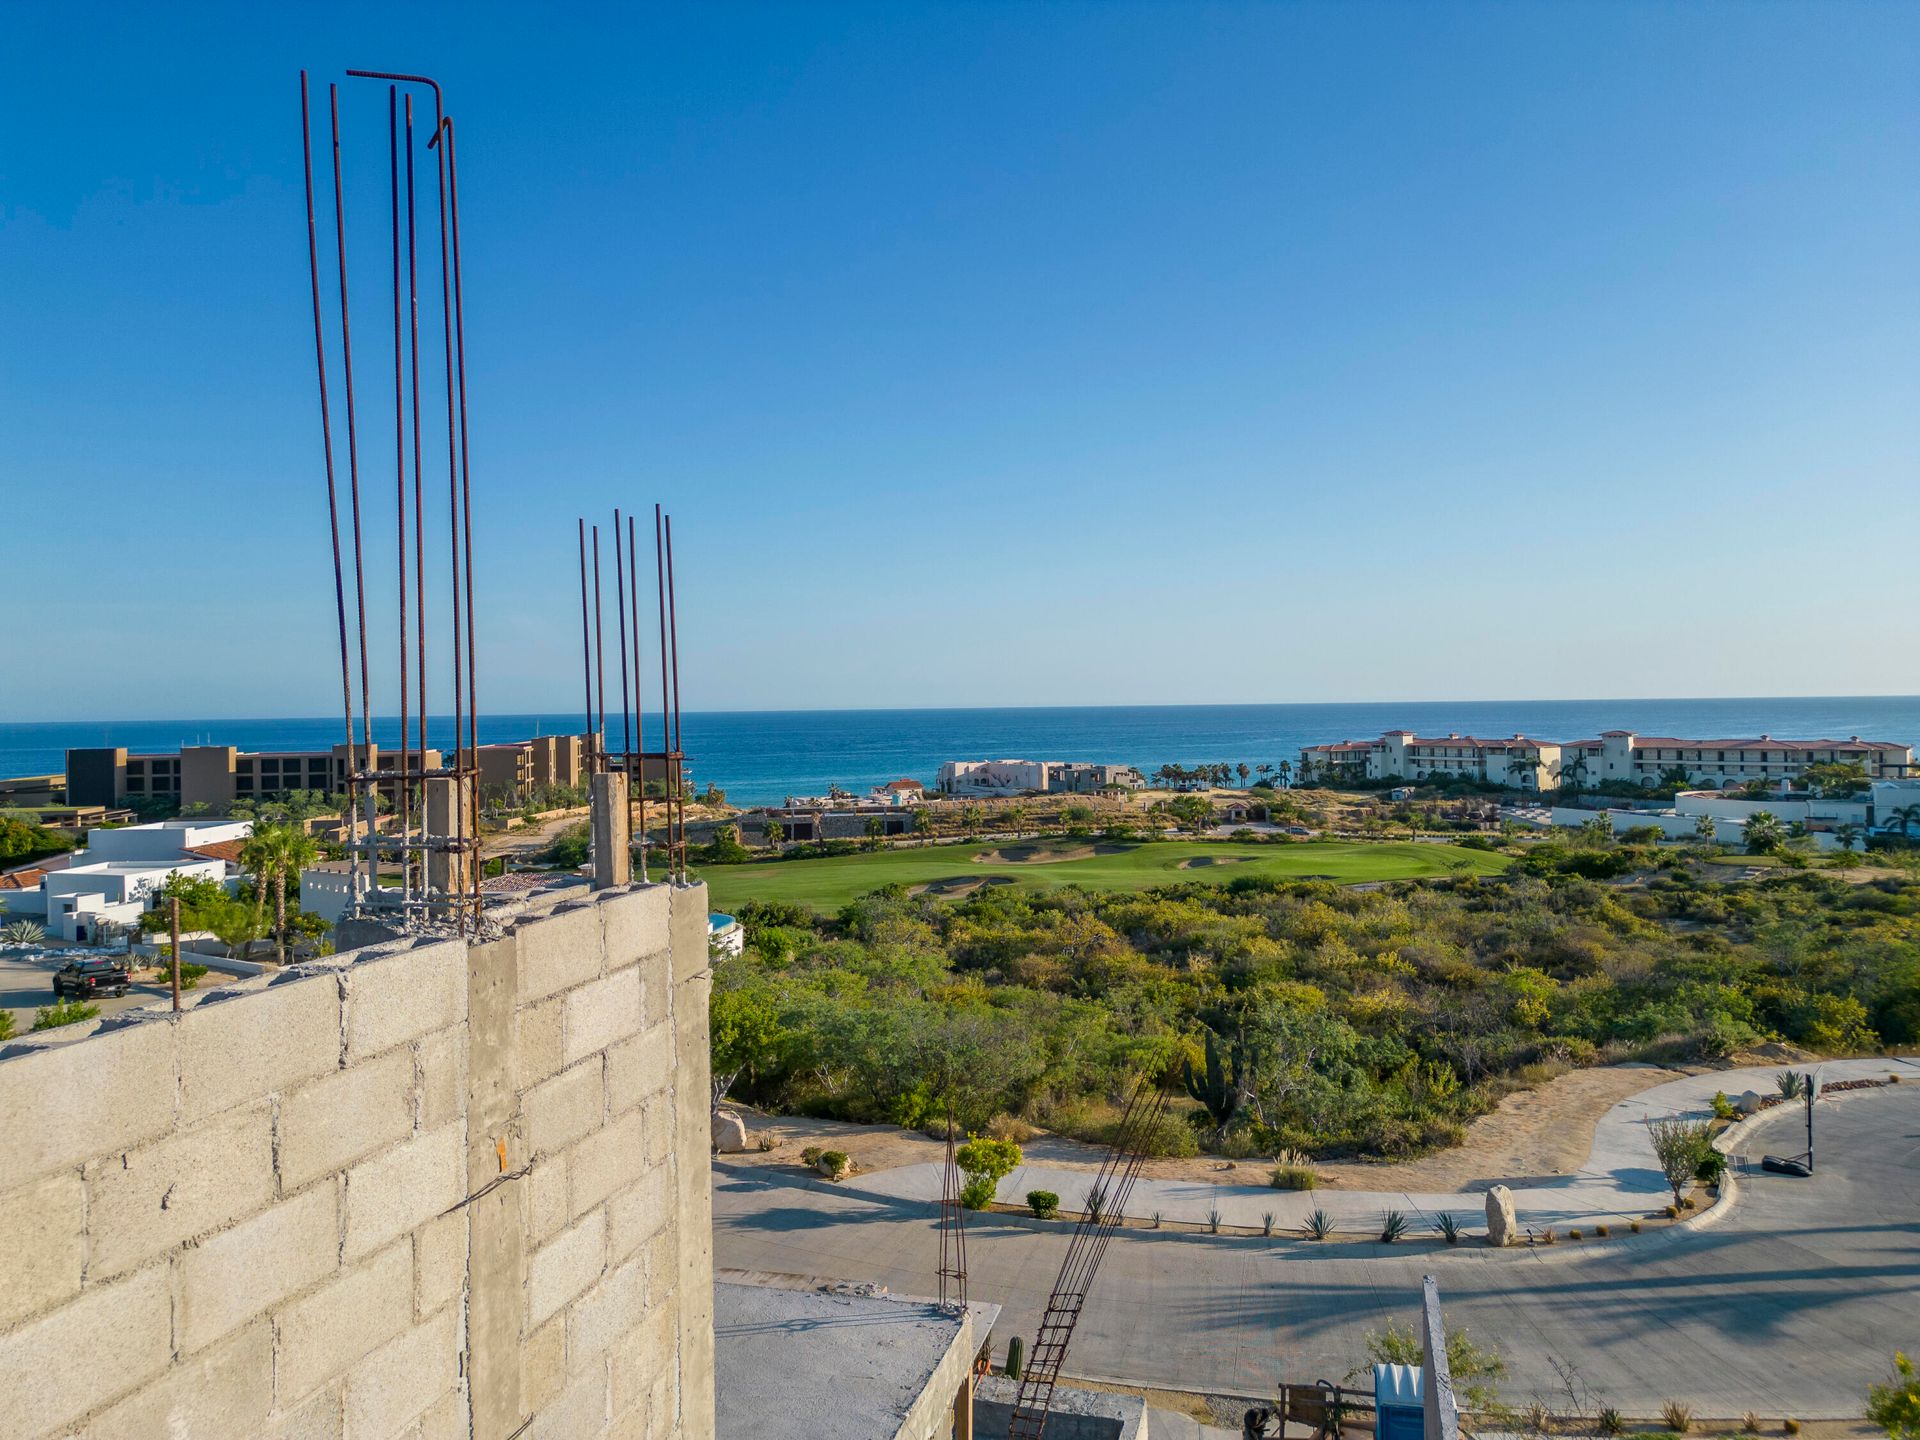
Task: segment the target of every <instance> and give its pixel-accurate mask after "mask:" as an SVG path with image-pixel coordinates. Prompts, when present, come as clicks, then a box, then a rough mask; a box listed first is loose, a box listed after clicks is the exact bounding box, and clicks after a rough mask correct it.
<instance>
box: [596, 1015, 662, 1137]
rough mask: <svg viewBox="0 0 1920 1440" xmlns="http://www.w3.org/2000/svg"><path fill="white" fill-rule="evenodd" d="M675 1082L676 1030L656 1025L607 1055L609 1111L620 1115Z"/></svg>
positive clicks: (624, 1042) (616, 1047)
mask: <svg viewBox="0 0 1920 1440" xmlns="http://www.w3.org/2000/svg"><path fill="white" fill-rule="evenodd" d="M673 1079H674V1073H673V1029H672V1027H671V1026H667V1025H655V1026H654V1027H653V1028H652V1029H650V1030H643V1031H641V1032H640V1033H639V1034H638V1035H636V1036H634V1037H633V1038H632V1039H631V1040H625V1041H622V1042H621V1043H620V1044H618V1045H616V1046H614V1047H613V1048H612V1049H611V1050H609V1051H607V1099H608V1108H609V1109H610V1110H611V1111H612V1112H613V1113H614V1114H615V1115H618V1114H619V1113H620V1112H621V1111H623V1110H629V1109H631V1108H632V1107H634V1106H635V1105H638V1104H639V1103H640V1102H641V1101H642V1100H644V1099H646V1098H647V1096H649V1095H657V1094H659V1093H660V1092H661V1091H663V1090H665V1089H666V1088H667V1085H668V1084H669V1082H671V1081H672V1080H673Z"/></svg>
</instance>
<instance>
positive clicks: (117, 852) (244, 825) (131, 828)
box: [84, 820, 253, 860]
mask: <svg viewBox="0 0 1920 1440" xmlns="http://www.w3.org/2000/svg"><path fill="white" fill-rule="evenodd" d="M252 834H253V822H252V821H251V820H159V821H155V822H154V823H153V824H151V825H122V826H119V827H117V828H115V829H111V830H89V831H87V848H86V850H85V852H84V853H85V854H86V855H87V857H88V858H90V859H93V860H177V859H179V858H180V857H181V856H182V855H183V854H186V853H187V852H189V851H192V850H196V849H199V848H201V847H205V846H214V845H232V844H234V843H235V842H237V841H241V840H245V839H247V838H248V837H249V836H251V835H252ZM202 858H206V857H202Z"/></svg>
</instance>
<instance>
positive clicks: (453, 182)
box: [444, 116, 481, 929]
mask: <svg viewBox="0 0 1920 1440" xmlns="http://www.w3.org/2000/svg"><path fill="white" fill-rule="evenodd" d="M444 125H445V134H446V137H447V196H448V207H449V213H450V215H451V217H452V221H453V354H454V368H455V372H456V373H457V374H458V376H459V381H460V527H461V531H462V534H463V541H462V548H463V550H464V552H465V555H466V567H467V577H466V594H467V767H468V774H469V783H470V785H471V788H472V792H473V801H472V806H471V809H470V811H469V812H468V814H469V815H470V816H471V819H472V833H473V855H472V859H471V863H470V864H469V865H468V867H467V871H468V876H469V878H470V880H471V881H472V884H473V923H474V926H475V928H476V929H477V928H478V927H479V924H480V870H481V864H480V699H479V690H478V687H477V683H476V680H475V671H476V669H477V668H478V656H477V655H476V653H475V650H474V643H473V634H474V622H473V478H472V466H471V461H472V452H471V450H470V448H469V447H468V444H467V321H466V301H465V299H464V297H463V292H462V289H461V284H460V163H459V160H458V158H457V154H456V151H455V148H454V142H453V117H452V116H448V117H447V119H446V120H445V122H444ZM467 823H468V816H467V815H463V816H462V817H461V826H462V828H463V830H464V829H465V828H466V826H467Z"/></svg>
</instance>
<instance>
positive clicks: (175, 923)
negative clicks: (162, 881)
mask: <svg viewBox="0 0 1920 1440" xmlns="http://www.w3.org/2000/svg"><path fill="white" fill-rule="evenodd" d="M168 908H169V909H170V910H171V912H172V913H171V914H170V915H169V916H168V919H167V928H168V930H169V931H170V932H171V934H172V938H173V952H172V960H173V964H172V967H171V968H172V970H173V1008H174V1009H175V1010H178V1009H179V1008H180V897H179V896H178V895H175V896H174V897H173V898H172V903H171V904H170V905H169V907H168Z"/></svg>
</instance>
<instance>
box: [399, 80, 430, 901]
mask: <svg viewBox="0 0 1920 1440" xmlns="http://www.w3.org/2000/svg"><path fill="white" fill-rule="evenodd" d="M436 89H437V87H436ZM406 101H407V103H406V119H407V330H408V339H407V354H408V358H409V362H410V365H411V369H412V379H413V590H414V601H415V609H416V614H415V617H414V643H415V644H416V645H417V646H418V647H419V657H418V658H419V665H418V667H417V668H418V670H419V684H420V722H419V724H420V733H419V747H418V754H419V759H420V777H421V781H420V839H421V841H422V842H423V843H424V842H425V840H426V838H427V792H426V773H427V524H426V521H427V506H426V494H425V491H424V489H423V484H422V480H421V463H420V283H419V268H420V260H419V252H418V248H417V246H416V243H415V242H416V239H417V237H418V233H419V232H418V227H417V225H416V223H415V216H414V188H413V96H412V95H408V96H407V97H406ZM401 729H402V733H401V736H400V743H401V745H402V746H403V747H404V746H405V745H406V740H407V737H406V734H405V727H404V726H402V727H401ZM401 863H402V864H403V865H405V864H408V863H410V862H409V860H408V859H407V857H406V856H404V855H403V856H402V858H401ZM426 891H427V872H426V866H425V857H424V856H422V857H421V868H420V891H419V893H420V896H421V898H422V899H423V900H424V899H425V898H426Z"/></svg>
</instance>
